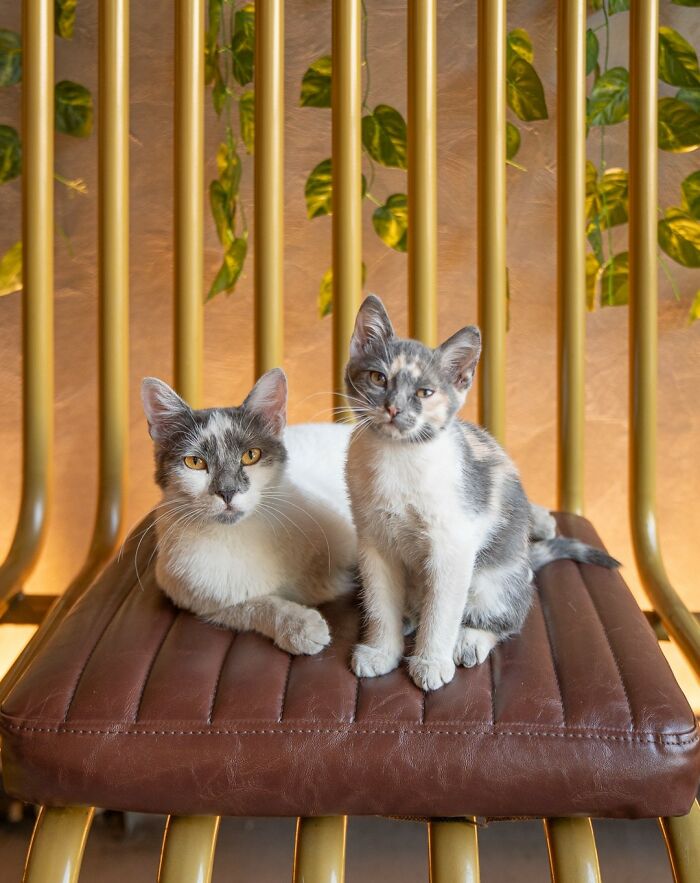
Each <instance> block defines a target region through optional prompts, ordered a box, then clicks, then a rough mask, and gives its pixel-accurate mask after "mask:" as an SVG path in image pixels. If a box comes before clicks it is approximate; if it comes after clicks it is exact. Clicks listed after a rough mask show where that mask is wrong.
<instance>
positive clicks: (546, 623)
mask: <svg viewBox="0 0 700 883" xmlns="http://www.w3.org/2000/svg"><path fill="white" fill-rule="evenodd" d="M541 592H542V590H541V588H540V586H539V585H538V586H537V604H538V606H539V608H540V613H541V614H542V622H543V623H544V631H545V634H546V635H547V644H548V645H549V658H550V659H551V661H552V671H553V672H554V680H555V682H556V685H557V692H558V693H559V705H560V706H561V721H562V723H563V724H564V726H566V708H565V707H564V693H563V692H562V689H561V678H560V677H559V667H558V665H557V657H556V654H555V652H554V644H553V643H552V634H551V630H550V626H549V619H548V618H547V613H546V612H545V609H544V605H543V604H542V594H541Z"/></svg>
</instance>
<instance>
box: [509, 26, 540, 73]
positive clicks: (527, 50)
mask: <svg viewBox="0 0 700 883" xmlns="http://www.w3.org/2000/svg"><path fill="white" fill-rule="evenodd" d="M506 46H507V49H508V53H509V54H515V55H519V56H520V58H524V59H525V61H527V62H528V63H529V64H532V59H533V58H534V57H535V53H534V52H533V49H532V40H531V39H530V35H529V34H528V32H527V31H526V30H524V29H523V28H514V29H513V30H512V31H511V32H510V33H509V34H508V37H507V41H506Z"/></svg>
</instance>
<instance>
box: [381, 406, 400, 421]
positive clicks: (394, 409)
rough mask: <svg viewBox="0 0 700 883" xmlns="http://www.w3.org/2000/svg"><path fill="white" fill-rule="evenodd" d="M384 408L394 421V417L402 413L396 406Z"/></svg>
mask: <svg viewBox="0 0 700 883" xmlns="http://www.w3.org/2000/svg"><path fill="white" fill-rule="evenodd" d="M384 407H385V408H386V412H387V414H388V415H389V416H390V417H391V419H392V420H393V419H394V417H396V415H397V414H400V413H401V410H400V409H399V408H397V407H396V405H385V406H384Z"/></svg>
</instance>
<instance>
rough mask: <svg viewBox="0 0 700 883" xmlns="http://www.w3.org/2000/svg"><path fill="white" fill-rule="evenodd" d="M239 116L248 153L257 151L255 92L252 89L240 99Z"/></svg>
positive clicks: (242, 136)
mask: <svg viewBox="0 0 700 883" xmlns="http://www.w3.org/2000/svg"><path fill="white" fill-rule="evenodd" d="M238 118H239V122H240V127H241V138H242V139H243V143H244V144H245V149H246V150H247V151H248V153H250V154H253V153H254V152H255V93H254V92H253V90H252V89H248V91H246V92H244V93H243V94H242V95H241V97H240V98H239V100H238Z"/></svg>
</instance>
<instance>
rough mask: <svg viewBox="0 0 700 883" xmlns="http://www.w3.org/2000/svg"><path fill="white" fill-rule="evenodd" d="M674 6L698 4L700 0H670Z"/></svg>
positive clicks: (699, 4)
mask: <svg viewBox="0 0 700 883" xmlns="http://www.w3.org/2000/svg"><path fill="white" fill-rule="evenodd" d="M671 3H675V4H676V6H700V0H671Z"/></svg>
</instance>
